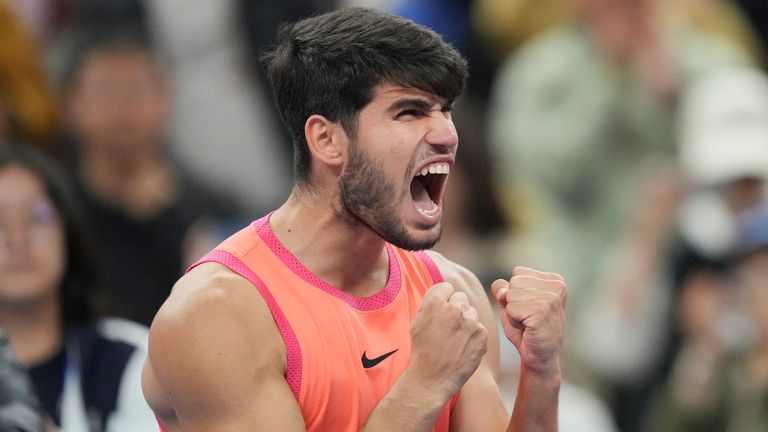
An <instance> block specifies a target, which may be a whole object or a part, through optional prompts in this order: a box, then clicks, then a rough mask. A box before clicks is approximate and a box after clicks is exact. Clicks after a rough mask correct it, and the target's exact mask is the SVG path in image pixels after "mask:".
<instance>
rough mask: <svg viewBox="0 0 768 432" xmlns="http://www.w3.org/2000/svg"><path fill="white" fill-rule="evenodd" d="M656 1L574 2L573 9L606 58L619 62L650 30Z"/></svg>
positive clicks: (627, 56)
mask: <svg viewBox="0 0 768 432" xmlns="http://www.w3.org/2000/svg"><path fill="white" fill-rule="evenodd" d="M655 1H656V0H574V2H575V4H576V10H577V12H578V13H579V15H580V16H581V17H582V19H583V20H584V23H585V24H586V25H587V27H589V29H590V30H591V31H592V33H593V35H594V37H595V40H596V43H597V45H598V47H600V48H601V50H602V51H603V52H604V53H605V55H607V56H608V58H609V59H611V60H613V61H616V62H619V63H622V62H625V61H627V60H628V59H629V57H631V56H632V55H634V54H635V53H634V51H635V49H636V47H637V44H638V43H639V41H640V40H642V39H643V38H645V37H647V36H648V34H647V33H648V32H650V31H652V25H651V24H652V23H651V20H652V19H653V18H654V13H655Z"/></svg>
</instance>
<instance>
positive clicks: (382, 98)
mask: <svg viewBox="0 0 768 432" xmlns="http://www.w3.org/2000/svg"><path fill="white" fill-rule="evenodd" d="M403 99H421V100H424V101H427V102H430V104H441V105H442V104H444V103H445V102H446V101H445V99H443V98H441V97H439V96H438V95H436V94H434V93H430V92H427V91H424V90H420V89H417V88H413V87H403V86H401V85H397V84H391V83H382V84H379V85H377V86H376V87H374V88H373V97H372V98H371V102H370V104H369V105H375V106H379V107H384V108H385V109H386V108H387V107H389V106H390V105H392V104H393V103H395V102H398V101H400V100H403Z"/></svg>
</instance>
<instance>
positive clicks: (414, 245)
mask: <svg viewBox="0 0 768 432" xmlns="http://www.w3.org/2000/svg"><path fill="white" fill-rule="evenodd" d="M440 234H441V230H440V225H439V224H438V225H435V226H434V227H432V228H429V229H427V230H418V231H417V232H416V233H415V234H414V233H413V232H409V233H408V234H407V235H406V236H403V237H401V238H394V239H388V240H387V241H389V242H390V243H392V244H393V245H395V246H397V247H399V248H402V249H406V250H411V251H418V250H424V249H431V248H432V247H433V246H434V245H436V244H437V242H438V241H439V240H440Z"/></svg>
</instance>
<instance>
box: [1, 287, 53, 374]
mask: <svg viewBox="0 0 768 432" xmlns="http://www.w3.org/2000/svg"><path fill="white" fill-rule="evenodd" d="M0 327H2V328H3V329H4V330H5V331H6V333H7V334H8V339H9V340H10V342H11V347H12V348H13V350H14V352H15V353H16V355H17V357H18V358H19V361H21V363H22V364H23V365H25V366H27V367H29V366H34V365H36V364H39V363H42V362H44V361H46V360H48V359H49V358H51V357H52V356H53V355H54V354H56V352H57V351H58V350H59V349H61V346H62V344H63V343H64V336H63V331H62V324H61V312H60V310H59V307H58V299H56V298H54V299H51V300H50V301H45V302H42V303H40V304H36V305H24V306H21V307H19V306H18V305H10V306H8V305H3V306H0Z"/></svg>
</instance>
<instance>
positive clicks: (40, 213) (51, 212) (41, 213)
mask: <svg viewBox="0 0 768 432" xmlns="http://www.w3.org/2000/svg"><path fill="white" fill-rule="evenodd" d="M55 217H56V209H55V208H54V206H53V203H51V202H50V201H47V200H46V201H41V202H39V203H37V204H36V205H35V206H34V207H33V209H32V220H33V222H34V223H36V224H42V225H45V224H49V223H51V222H52V221H53V220H54V218H55Z"/></svg>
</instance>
